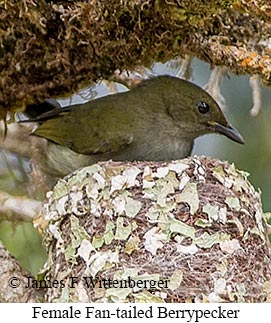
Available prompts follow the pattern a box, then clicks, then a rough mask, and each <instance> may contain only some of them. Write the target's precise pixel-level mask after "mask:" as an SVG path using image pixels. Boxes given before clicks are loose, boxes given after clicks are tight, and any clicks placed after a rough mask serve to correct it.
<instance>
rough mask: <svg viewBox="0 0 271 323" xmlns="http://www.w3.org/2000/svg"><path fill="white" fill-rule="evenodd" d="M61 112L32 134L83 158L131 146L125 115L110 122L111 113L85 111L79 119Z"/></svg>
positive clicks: (131, 138) (74, 115)
mask: <svg viewBox="0 0 271 323" xmlns="http://www.w3.org/2000/svg"><path fill="white" fill-rule="evenodd" d="M63 110H64V111H59V114H57V115H56V116H52V115H50V118H49V119H48V120H46V121H45V122H43V123H42V124H41V125H40V126H39V128H38V129H37V130H36V131H35V132H34V134H35V135H37V136H40V137H44V138H46V139H48V140H50V141H53V142H54V143H56V144H60V145H63V146H66V147H69V148H70V149H72V150H73V151H75V152H77V153H81V154H86V155H91V154H103V153H114V152H118V151H121V150H122V149H124V148H125V147H126V146H128V145H130V144H131V143H132V142H133V139H134V136H133V133H132V132H131V129H132V127H133V126H132V125H131V122H130V121H129V120H128V119H127V118H126V116H125V115H120V116H119V117H118V116H116V115H115V116H114V117H113V118H112V113H111V111H105V112H104V113H103V111H101V110H100V111H98V110H99V109H86V110H85V111H83V112H80V119H79V118H78V115H77V113H76V112H75V113H69V110H68V109H66V110H65V109H63ZM71 112H72V111H71ZM51 113H52V112H51ZM115 113H117V112H115ZM110 115H111V117H110ZM123 116H124V118H123ZM47 117H48V115H47Z"/></svg>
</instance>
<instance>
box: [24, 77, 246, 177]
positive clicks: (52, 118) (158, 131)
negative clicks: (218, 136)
mask: <svg viewBox="0 0 271 323" xmlns="http://www.w3.org/2000/svg"><path fill="white" fill-rule="evenodd" d="M29 121H37V122H39V127H38V129H37V130H36V131H35V132H34V134H35V135H37V136H40V137H44V138H46V139H48V140H49V145H48V153H47V156H46V159H47V166H48V167H49V169H50V171H51V173H53V174H56V175H57V176H63V175H66V174H68V173H69V172H71V171H73V170H75V169H77V168H79V167H82V166H86V165H90V164H92V163H95V162H97V161H101V160H108V159H113V160H128V161H133V160H153V161H157V160H171V159H180V158H184V157H187V156H188V155H189V154H190V153H191V150H192V148H193V142H194V139H195V138H197V137H198V136H201V135H204V134H206V133H215V132H219V133H222V134H224V135H226V136H228V137H229V138H231V139H232V140H235V141H237V142H239V143H243V139H242V137H241V136H240V134H239V133H238V132H237V130H235V129H234V128H232V127H231V126H230V125H229V124H228V122H227V120H226V118H225V116H224V115H223V113H222V111H221V110H220V108H219V106H218V105H217V103H216V102H215V101H214V100H213V99H212V97H211V96H210V95H209V94H208V93H207V92H205V91H204V90H203V89H201V88H200V87H198V86H196V85H195V84H193V83H190V82H188V81H185V80H181V79H178V78H175V77H170V76H158V77H155V78H151V79H149V80H146V81H143V82H142V83H141V84H139V85H138V86H136V87H135V88H133V89H132V90H131V91H128V92H124V93H117V94H113V95H108V96H105V97H102V98H98V99H96V100H92V101H89V102H87V103H85V104H79V105H73V106H69V107H65V108H57V109H53V110H51V111H49V112H47V113H44V114H42V115H41V116H39V117H37V118H35V119H32V120H29Z"/></svg>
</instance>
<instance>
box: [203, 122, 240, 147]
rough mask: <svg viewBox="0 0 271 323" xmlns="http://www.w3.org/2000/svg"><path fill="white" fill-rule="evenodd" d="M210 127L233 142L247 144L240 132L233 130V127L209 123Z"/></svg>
mask: <svg viewBox="0 0 271 323" xmlns="http://www.w3.org/2000/svg"><path fill="white" fill-rule="evenodd" d="M208 125H209V126H211V127H212V128H213V129H214V131H215V132H218V133H221V134H222V135H224V136H226V137H228V138H230V139H231V140H233V141H236V142H238V143H239V144H244V143H245V141H244V139H243V137H242V136H241V135H240V133H239V132H238V130H236V129H235V128H233V127H232V126H231V125H227V126H223V125H222V124H220V123H217V122H214V121H209V122H208Z"/></svg>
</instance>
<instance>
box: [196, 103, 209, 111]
mask: <svg viewBox="0 0 271 323" xmlns="http://www.w3.org/2000/svg"><path fill="white" fill-rule="evenodd" d="M197 108H198V110H199V112H200V113H203V114H204V113H207V112H208V111H209V109H210V107H209V104H208V103H206V102H203V101H200V102H198V103H197Z"/></svg>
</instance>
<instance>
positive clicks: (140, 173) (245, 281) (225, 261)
mask: <svg viewBox="0 0 271 323" xmlns="http://www.w3.org/2000/svg"><path fill="white" fill-rule="evenodd" d="M45 208H46V215H45V219H46V225H47V226H46V228H45V234H44V236H45V239H44V243H45V245H46V247H47V249H48V252H49V261H48V266H49V268H50V269H49V271H48V272H47V275H46V277H45V280H47V281H48V283H50V282H52V281H53V280H55V281H57V282H58V284H57V285H56V286H53V287H54V288H48V289H47V292H46V299H47V301H49V302H51V301H69V302H78V301H79V302H191V301H192V302H264V301H270V299H271V298H270V284H271V280H270V279H271V278H270V277H271V275H270V274H271V265H270V264H271V261H270V249H269V245H268V240H267V238H266V224H265V222H264V219H263V213H262V208H261V202H260V194H259V193H258V192H256V191H255V189H254V188H253V186H252V185H251V184H250V183H249V182H248V180H247V174H246V173H244V172H241V171H238V170H236V169H235V167H234V165H230V164H228V163H227V162H221V161H218V160H215V159H210V158H206V157H194V158H188V159H184V160H180V161H172V162H168V163H165V162H140V163H138V162H137V163H136V162H135V163H120V162H118V163H116V162H107V163H100V164H95V165H92V166H90V167H87V168H83V169H81V170H79V171H77V172H75V173H74V174H72V175H71V176H70V177H67V178H66V179H65V181H63V180H62V181H59V182H58V184H57V185H56V186H55V188H54V190H53V191H52V192H51V193H50V194H49V197H48V203H47V204H46V205H45ZM47 287H52V286H47Z"/></svg>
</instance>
